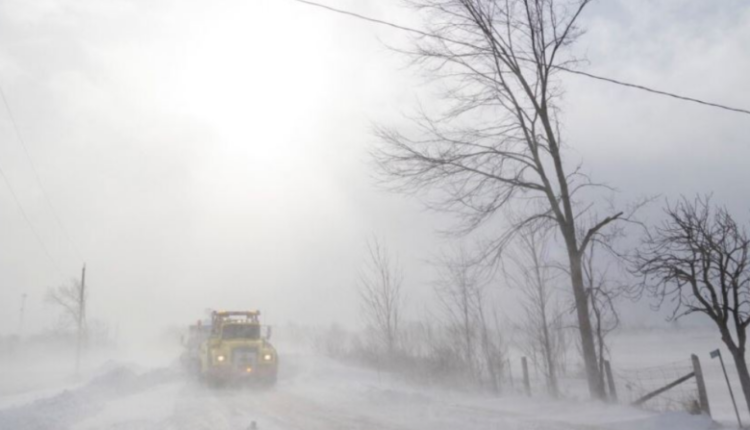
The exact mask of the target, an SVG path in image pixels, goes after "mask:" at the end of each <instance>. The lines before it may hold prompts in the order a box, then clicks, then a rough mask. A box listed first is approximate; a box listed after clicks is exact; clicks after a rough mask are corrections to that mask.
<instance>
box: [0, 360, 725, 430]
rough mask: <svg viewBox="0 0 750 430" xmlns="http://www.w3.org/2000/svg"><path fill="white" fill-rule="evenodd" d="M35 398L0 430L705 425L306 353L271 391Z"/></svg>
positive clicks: (122, 369) (132, 382) (157, 389)
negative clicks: (475, 387)
mask: <svg viewBox="0 0 750 430" xmlns="http://www.w3.org/2000/svg"><path fill="white" fill-rule="evenodd" d="M39 393H40V394H39V396H38V397H36V398H35V397H34V396H33V395H30V393H25V394H24V396H25V397H24V399H25V401H24V403H22V404H19V403H18V402H15V403H14V402H7V400H8V399H7V398H6V399H5V400H6V402H5V403H0V430H42V429H44V430H47V429H49V430H53V429H54V430H100V429H101V430H157V429H158V430H172V429H174V430H203V429H205V430H209V429H210V430H245V429H248V428H250V427H251V425H252V423H253V422H255V423H256V425H257V428H258V429H260V430H276V429H285V430H286V429H306V430H323V429H325V430H335V429H342V430H343V429H372V430H386V429H388V430H401V429H404V430H405V429H417V430H427V429H429V430H456V429H477V430H484V429H510V430H543V429H554V430H568V429H570V430H580V429H612V430H635V429H639V430H641V429H646V430H652V429H653V430H657V429H659V430H661V429H673V428H674V429H677V428H679V429H696V430H698V429H708V428H711V427H712V424H711V423H710V421H709V420H707V419H703V418H699V417H690V416H688V415H684V414H668V415H654V414H650V413H647V412H643V411H638V410H634V409H631V408H627V407H621V406H608V405H601V404H594V403H575V402H569V401H540V400H533V401H532V400H529V399H526V398H522V397H500V398H498V397H492V396H488V395H480V394H467V393H459V392H455V391H450V390H444V389H436V388H427V387H420V386H414V385H411V384H408V383H405V382H403V381H400V380H398V378H396V377H394V376H389V375H384V374H379V373H378V372H375V371H372V370H368V369H361V368H356V367H351V366H346V365H343V364H340V363H337V362H334V361H331V360H328V359H325V358H322V357H319V356H315V355H313V354H304V353H298V354H291V355H287V356H285V357H284V362H283V366H282V373H281V375H280V380H279V383H278V385H277V386H276V387H274V388H270V389H261V388H243V389H237V388H224V389H210V388H206V387H203V386H201V385H200V384H198V383H197V382H195V381H193V380H191V379H190V378H187V377H185V376H184V375H182V374H181V373H180V371H179V370H176V369H172V368H159V369H154V370H145V371H143V370H140V371H135V370H133V369H132V368H130V367H127V366H121V365H112V364H110V365H109V366H107V368H105V369H102V370H100V372H99V375H98V376H96V377H94V378H93V379H92V380H91V381H89V382H87V383H84V384H78V385H77V386H75V387H72V388H70V389H66V390H61V391H57V392H53V393H50V391H49V390H48V389H47V390H43V391H41V390H40V391H39ZM6 397H7V396H6ZM3 405H5V406H3ZM8 405H10V406H8Z"/></svg>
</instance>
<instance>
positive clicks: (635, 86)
mask: <svg viewBox="0 0 750 430" xmlns="http://www.w3.org/2000/svg"><path fill="white" fill-rule="evenodd" d="M291 1H295V2H297V3H303V4H306V5H308V6H313V7H318V8H321V9H325V10H327V11H330V12H334V13H338V14H341V15H346V16H349V17H352V18H356V19H360V20H363V21H368V22H371V23H374V24H379V25H385V26H388V27H392V28H395V29H398V30H402V31H406V32H409V33H414V34H418V35H420V36H424V37H429V38H433V39H439V40H443V41H446V42H451V43H456V44H460V45H466V43H465V42H461V41H458V40H453V39H450V38H446V37H442V36H438V35H435V34H430V33H427V32H424V31H422V30H417V29H415V28H411V27H405V26H402V25H399V24H394V23H392V22H388V21H383V20H380V19H376V18H371V17H369V16H365V15H360V14H358V13H355V12H351V11H348V10H344V9H339V8H335V7H333V6H328V5H324V4H321V3H316V2H314V1H310V0H291ZM553 67H554V68H556V69H558V70H560V71H563V72H568V73H571V74H575V75H580V76H584V77H587V78H591V79H596V80H599V81H603V82H607V83H610V84H614V85H620V86H623V87H627V88H633V89H637V90H641V91H646V92H649V93H652V94H657V95H662V96H667V97H672V98H675V99H678V100H682V101H687V102H692V103H698V104H701V105H704V106H710V107H715V108H718V109H724V110H728V111H731V112H737V113H743V114H747V115H750V110H747V109H742V108H736V107H731V106H727V105H722V104H719V103H713V102H707V101H704V100H699V99H696V98H693V97H687V96H682V95H679V94H675V93H670V92H667V91H662V90H657V89H654V88H649V87H646V86H644V85H638V84H631V83H628V82H624V81H620V80H617V79H612V78H608V77H606V76H599V75H595V74H593V73H588V72H582V71H579V70H572V69H569V68H567V67H562V66H553Z"/></svg>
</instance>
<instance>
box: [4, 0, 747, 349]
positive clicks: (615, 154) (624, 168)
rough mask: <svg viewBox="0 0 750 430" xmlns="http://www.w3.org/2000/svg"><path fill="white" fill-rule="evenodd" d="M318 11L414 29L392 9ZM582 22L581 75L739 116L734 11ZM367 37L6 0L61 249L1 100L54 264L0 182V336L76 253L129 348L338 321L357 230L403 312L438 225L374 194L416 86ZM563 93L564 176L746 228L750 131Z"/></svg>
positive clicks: (253, 14)
mask: <svg viewBox="0 0 750 430" xmlns="http://www.w3.org/2000/svg"><path fill="white" fill-rule="evenodd" d="M327 4H331V5H336V6H339V7H342V8H346V9H350V10H356V11H358V12H360V13H363V14H367V15H369V16H373V17H378V18H381V19H386V20H389V21H395V22H400V23H405V24H408V25H418V24H419V22H420V21H419V19H420V18H419V17H418V16H415V15H413V14H412V12H410V11H408V10H406V9H403V8H400V7H399V4H398V2H397V1H396V0H377V1H376V0H327ZM582 25H583V26H584V27H585V28H586V29H587V33H586V34H585V35H584V36H583V37H582V38H581V39H580V41H579V44H578V45H577V47H576V51H577V52H578V53H579V54H580V55H582V56H585V57H586V58H587V59H588V63H586V64H583V65H581V68H582V69H584V70H586V71H590V72H592V73H597V74H601V75H606V76H609V77H612V78H617V79H621V80H625V81H632V82H636V83H641V84H644V85H648V86H653V87H657V88H660V89H663V90H667V91H673V92H677V93H681V94H685V95H688V96H692V97H698V98H704V99H708V100H711V101H716V102H720V103H724V104H728V105H735V106H739V107H744V108H750V99H748V97H747V94H750V82H748V79H747V76H750V4H748V3H747V2H745V1H740V0H736V1H730V0H725V1H721V2H706V1H705V0H665V1H659V2H653V1H648V0H619V1H615V0H609V1H607V0H599V1H596V2H594V4H593V5H592V6H591V7H590V8H589V9H588V10H587V11H586V13H585V15H584V17H583V19H582ZM384 42H387V43H402V42H403V43H405V39H404V38H403V35H400V34H398V33H396V30H393V29H390V28H384V27H377V26H374V25H372V24H367V23H364V22H362V21H356V20H353V19H351V18H347V17H343V16H340V15H335V14H331V13H329V12H325V11H322V10H319V9H313V8H310V7H308V6H305V5H302V4H298V3H294V2H292V1H289V0H253V1H248V0H242V1H235V0H225V1H216V2H205V1H177V0H175V1H168V0H159V1H143V2H135V1H109V2H103V1H99V0H90V1H35V2H28V1H24V0H8V1H4V2H0V86H2V88H3V90H4V92H5V95H6V98H7V101H8V103H9V104H10V107H11V109H12V115H13V117H14V118H15V120H16V123H17V125H18V128H19V130H20V132H21V134H22V136H23V138H24V140H25V142H26V147H27V149H28V152H29V154H30V155H31V159H32V160H33V163H34V164H35V166H36V170H37V171H38V174H39V178H40V179H41V182H42V184H43V186H44V188H45V189H46V192H47V194H48V196H49V198H50V200H51V202H52V205H53V206H54V207H55V208H56V210H57V213H58V215H59V218H60V220H61V221H62V223H63V224H64V226H65V227H66V229H67V231H68V234H69V236H70V238H71V239H72V242H74V244H71V241H69V240H68V238H67V236H66V234H65V233H64V232H63V231H62V229H61V228H60V226H59V225H58V223H57V221H56V220H55V217H54V216H53V215H52V212H51V210H50V207H49V205H48V204H47V202H46V200H45V198H44V196H43V194H42V191H41V189H40V187H39V185H38V183H37V180H36V179H35V175H34V173H33V170H32V168H31V165H30V163H29V160H28V158H27V157H26V155H25V153H24V149H23V146H22V145H21V143H20V142H19V141H18V138H17V136H16V134H15V131H14V129H13V125H12V123H11V122H10V120H9V115H8V112H7V111H6V110H5V109H4V108H3V107H2V106H0V168H2V169H3V171H4V172H5V175H6V176H7V177H8V180H9V181H10V183H11V185H12V187H13V189H14V190H15V193H16V195H17V196H18V198H19V200H20V203H21V205H22V206H23V208H24V209H25V211H26V213H27V214H28V218H29V220H30V222H31V224H32V225H33V226H34V228H35V229H36V230H37V231H38V233H39V236H40V237H41V240H42V242H43V243H44V245H45V246H46V248H47V251H48V253H49V257H48V256H47V255H46V253H45V250H44V249H43V248H42V246H41V245H40V244H39V242H38V241H37V240H36V239H35V236H34V234H33V232H32V231H31V230H30V228H29V226H28V225H27V223H26V222H25V220H24V217H23V215H22V214H21V212H20V211H19V210H18V208H17V206H16V204H15V202H14V200H13V197H12V195H11V193H10V191H9V189H8V187H7V186H6V185H5V183H0V243H1V244H2V245H1V246H0V333H4V334H8V333H13V332H16V331H17V328H18V309H19V307H20V298H21V295H22V294H23V293H26V294H28V301H27V318H26V321H27V324H26V327H27V331H36V330H41V329H44V328H48V327H50V326H51V325H52V324H53V323H54V321H55V318H54V310H53V309H52V308H50V307H49V306H47V305H45V304H44V303H43V297H44V292H45V290H46V289H47V288H48V287H51V286H56V285H59V284H61V283H64V282H66V281H67V280H68V279H69V278H72V277H74V276H77V275H78V274H79V271H80V268H81V265H82V263H83V261H82V259H85V261H86V263H87V265H88V278H87V280H88V283H89V285H90V286H91V316H92V317H93V318H98V319H102V320H104V321H106V322H108V323H109V324H111V325H119V326H120V327H121V329H122V330H123V331H124V332H131V333H132V332H137V331H139V330H143V329H148V328H149V327H156V326H163V325H165V324H182V323H187V322H189V321H191V320H193V319H195V318H198V317H199V316H201V315H202V313H203V311H204V309H206V308H227V309H229V308H260V309H262V310H263V311H264V312H265V314H266V316H267V320H268V321H269V322H273V323H276V324H283V323H286V322H289V321H296V322H299V323H303V322H306V321H312V322H314V323H316V324H327V323H330V322H333V321H339V322H344V323H350V322H353V321H356V315H357V306H356V293H355V291H354V288H353V284H354V282H355V279H356V274H357V268H358V267H359V266H360V264H361V261H362V256H363V247H364V243H365V241H366V240H367V238H368V237H371V236H372V235H373V234H374V235H378V236H381V237H382V238H384V240H385V241H386V242H387V243H388V245H389V247H390V248H391V250H392V251H393V252H395V253H398V254H399V255H400V259H401V261H402V263H403V265H404V268H405V272H406V282H407V286H408V291H409V293H408V294H409V295H410V296H411V298H412V300H411V308H412V309H411V310H412V312H413V313H417V312H418V310H417V309H416V308H418V307H419V306H418V305H417V303H420V301H421V299H422V298H424V297H427V296H428V295H427V293H426V291H427V290H428V289H429V285H428V283H429V281H430V279H431V270H430V268H429V266H427V265H426V264H425V263H424V260H425V259H427V258H429V257H430V256H431V255H432V254H433V253H434V252H435V250H436V249H440V248H441V247H443V246H445V245H446V243H447V240H446V239H444V238H442V237H439V236H437V235H436V234H435V232H434V230H435V228H436V227H437V226H439V225H444V224H445V222H446V220H445V219H443V218H441V217H438V216H436V215H434V214H431V213H428V212H425V211H424V210H423V209H422V207H421V206H420V204H419V202H418V201H415V200H414V199H411V198H408V197H404V196H398V195H392V194H388V193H385V192H384V191H380V190H378V189H377V188H376V187H375V185H374V182H373V180H372V179H371V175H372V171H371V169H370V167H369V166H368V164H367V150H368V147H370V145H372V143H373V142H374V139H373V138H372V136H371V125H372V124H373V123H385V124H390V125H397V124H399V123H401V122H403V121H404V120H403V117H402V116H403V114H404V113H408V112H410V111H411V110H412V109H414V108H415V107H416V105H417V103H418V102H420V101H424V100H431V98H430V97H431V96H430V95H431V88H430V87H428V86H426V85H425V84H423V83H422V81H421V79H420V77H419V74H418V73H416V71H414V70H412V69H408V68H406V67H405V64H404V61H403V59H402V58H399V57H398V55H396V54H394V53H393V52H391V51H389V50H388V49H386V48H385V47H384ZM563 79H564V84H565V88H566V95H565V102H564V112H565V114H564V117H563V121H564V130H563V132H564V140H565V141H566V143H567V145H568V149H569V152H568V155H569V160H570V162H571V163H574V162H576V161H579V160H581V161H583V162H584V166H585V169H586V171H587V172H589V173H591V174H592V175H593V177H594V178H595V179H597V180H600V181H605V182H607V183H609V184H610V185H612V186H614V187H616V188H618V189H619V190H620V191H621V192H620V194H619V195H618V200H621V201H623V202H627V201H629V200H632V199H635V198H637V197H638V196H642V195H654V194H660V195H663V196H666V197H671V198H674V197H675V196H679V195H680V194H687V195H692V194H694V193H707V192H713V193H714V195H715V200H716V201H717V202H719V203H722V204H727V205H728V206H729V207H730V208H731V209H732V211H733V212H735V213H736V214H737V215H738V217H739V218H741V219H743V220H747V219H748V218H749V217H748V214H749V212H748V209H750V204H749V201H748V196H750V173H749V172H748V168H747V167H748V165H749V164H750V163H749V162H748V160H750V137H749V136H750V117H749V116H747V115H740V114H735V113H730V112H726V111H720V110H716V109H711V108H706V107H703V106H699V105H693V104H688V103H684V102H679V101H675V100H672V99H668V98H662V97H658V96H654V95H651V94H647V93H643V92H639V91H635V90H632V89H627V88H621V87H616V86H612V85H610V84H606V83H602V82H596V81H592V80H590V79H586V78H583V77H579V76H568V77H565V78H563ZM657 208H658V205H657ZM651 212H653V213H655V214H656V213H657V210H655V209H654V210H652V211H651ZM651 212H650V213H651ZM75 248H78V249H79V251H80V254H81V255H78V254H79V252H77V251H76V249H75ZM643 307H644V308H645V304H644V305H643Z"/></svg>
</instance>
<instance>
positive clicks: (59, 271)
mask: <svg viewBox="0 0 750 430" xmlns="http://www.w3.org/2000/svg"><path fill="white" fill-rule="evenodd" d="M0 176H2V177H3V181H4V182H5V185H7V186H8V190H9V191H10V195H11V196H13V200H14V201H15V202H16V206H17V207H18V210H19V211H20V212H21V215H23V219H24V220H25V221H26V224H27V225H28V226H29V229H31V232H32V233H34V237H35V238H36V241H37V242H38V243H39V246H41V247H42V250H44V254H45V255H46V256H47V258H48V259H49V261H50V263H52V267H54V268H55V270H56V271H57V273H58V274H59V275H60V276H61V277H62V276H63V274H62V270H60V266H58V265H57V262H56V261H55V259H54V258H52V254H50V252H49V249H48V248H47V245H45V244H44V241H43V240H42V237H41V236H40V235H39V233H38V232H37V231H36V228H34V224H32V223H31V220H30V219H29V216H28V215H27V214H26V211H25V210H24V209H23V206H22V205H21V201H20V200H18V195H17V194H16V192H15V190H14V189H13V186H12V185H10V181H8V177H7V176H6V175H5V172H4V171H3V169H2V167H0Z"/></svg>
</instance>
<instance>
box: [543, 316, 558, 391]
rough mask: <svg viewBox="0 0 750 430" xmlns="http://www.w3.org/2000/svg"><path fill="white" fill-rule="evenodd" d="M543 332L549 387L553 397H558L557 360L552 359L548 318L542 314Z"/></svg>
mask: <svg viewBox="0 0 750 430" xmlns="http://www.w3.org/2000/svg"><path fill="white" fill-rule="evenodd" d="M542 331H543V333H542V334H543V337H544V359H545V361H546V362H547V385H548V388H549V393H550V395H551V396H552V397H555V398H556V397H557V396H558V388H557V374H556V372H555V360H554V359H553V358H552V342H550V338H549V337H550V336H549V327H547V316H546V314H545V313H544V312H543V313H542Z"/></svg>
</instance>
